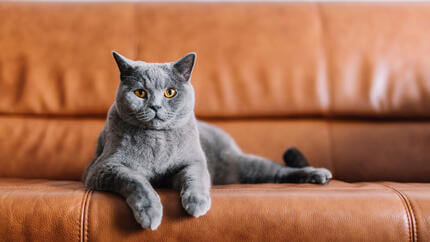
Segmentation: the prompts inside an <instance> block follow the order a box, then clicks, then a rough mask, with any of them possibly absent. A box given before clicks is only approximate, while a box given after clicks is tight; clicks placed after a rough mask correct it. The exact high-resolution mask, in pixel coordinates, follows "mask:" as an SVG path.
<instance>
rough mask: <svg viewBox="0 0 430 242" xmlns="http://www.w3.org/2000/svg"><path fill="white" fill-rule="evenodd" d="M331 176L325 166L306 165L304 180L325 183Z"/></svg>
mask: <svg viewBox="0 0 430 242" xmlns="http://www.w3.org/2000/svg"><path fill="white" fill-rule="evenodd" d="M332 177H333V175H332V174H331V172H330V171H329V170H327V169H325V168H314V167H307V178H306V181H305V182H309V183H313V184H327V183H328V182H329V181H330V179H331V178H332Z"/></svg>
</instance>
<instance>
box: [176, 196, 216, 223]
mask: <svg viewBox="0 0 430 242" xmlns="http://www.w3.org/2000/svg"><path fill="white" fill-rule="evenodd" d="M182 206H183V207H184V209H185V211H187V213H188V214H190V215H192V216H194V217H200V216H202V215H204V214H206V213H207V211H208V210H209V208H210V207H211V197H210V196H209V195H208V194H199V193H196V192H184V193H183V194H182Z"/></svg>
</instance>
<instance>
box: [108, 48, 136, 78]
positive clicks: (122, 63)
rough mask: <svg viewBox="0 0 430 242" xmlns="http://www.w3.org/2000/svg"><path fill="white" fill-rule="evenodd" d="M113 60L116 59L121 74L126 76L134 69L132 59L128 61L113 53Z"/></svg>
mask: <svg viewBox="0 0 430 242" xmlns="http://www.w3.org/2000/svg"><path fill="white" fill-rule="evenodd" d="M112 55H113V58H114V59H115V62H116V64H117V65H118V69H119V71H120V72H121V74H125V73H127V72H129V71H130V70H132V68H133V62H134V61H132V60H130V59H127V58H126V57H124V56H122V55H120V54H119V53H118V52H116V51H112Z"/></svg>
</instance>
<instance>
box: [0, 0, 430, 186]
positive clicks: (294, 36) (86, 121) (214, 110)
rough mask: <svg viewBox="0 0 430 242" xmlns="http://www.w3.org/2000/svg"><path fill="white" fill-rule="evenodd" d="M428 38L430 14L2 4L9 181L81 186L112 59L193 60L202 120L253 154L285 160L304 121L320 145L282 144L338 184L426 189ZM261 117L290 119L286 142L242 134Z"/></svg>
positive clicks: (294, 6)
mask: <svg viewBox="0 0 430 242" xmlns="http://www.w3.org/2000/svg"><path fill="white" fill-rule="evenodd" d="M429 27H430V4H429V3H413V4H410V3H408V4H406V3H237V2H236V3H234V2H232V3H172V2H169V3H168V2H163V3H142V2H125V3H121V2H110V3H100V2H99V3H95V2H92V3H85V2H73V3H67V2H60V3H56V2H44V3H43V2H0V46H1V47H2V51H0V115H1V116H0V127H1V128H0V130H2V132H0V133H1V134H0V135H1V136H0V164H2V163H5V165H4V166H3V169H0V170H1V171H0V175H1V176H22V177H44V178H58V179H62V178H64V179H78V178H79V177H80V174H81V172H82V170H83V169H84V167H85V164H86V163H88V162H89V160H90V159H91V156H92V152H93V150H94V148H95V138H96V136H97V133H98V131H99V129H100V128H101V125H102V123H103V118H104V117H105V115H106V112H107V109H108V108H109V106H110V104H111V103H112V101H113V99H114V95H115V89H116V87H117V85H118V82H119V79H118V77H119V73H118V71H117V68H116V66H115V64H114V61H113V59H112V56H111V50H117V51H119V52H120V53H121V54H123V55H125V56H127V57H129V58H132V59H141V60H145V61H148V62H164V61H173V60H176V59H178V58H180V57H182V56H183V55H184V54H186V53H187V52H190V51H195V52H197V55H198V58H197V65H196V67H195V71H194V73H193V80H192V82H193V84H194V86H195V89H196V97H197V103H196V114H197V115H198V116H199V117H200V118H204V119H210V120H219V119H222V120H223V122H222V125H224V124H225V125H226V127H227V126H229V125H230V124H231V123H230V122H232V121H230V120H236V119H240V120H242V121H244V122H245V124H244V125H245V127H248V126H247V125H251V126H252V127H255V129H256V130H259V131H256V132H257V133H259V135H260V136H261V138H258V139H255V140H256V143H255V144H249V143H247V142H246V140H247V139H251V138H249V137H245V136H246V132H241V131H236V133H237V134H235V135H233V136H235V138H237V139H238V140H240V142H239V143H242V146H243V148H244V150H247V151H250V152H253V153H257V154H262V155H266V156H269V157H270V158H272V159H275V160H278V161H279V158H280V155H281V154H282V152H283V148H281V146H282V147H283V146H284V145H283V144H280V143H275V142H272V144H273V145H274V146H276V147H278V148H277V149H276V150H273V152H272V151H270V152H269V150H271V149H268V148H267V147H265V146H264V142H263V140H270V139H272V140H278V141H279V142H281V141H280V140H282V137H281V136H279V135H281V134H286V133H289V132H293V133H294V132H295V131H294V130H295V129H296V126H294V125H295V124H296V123H295V122H299V123H301V122H302V121H301V119H303V118H304V119H307V121H304V123H306V122H314V121H315V122H317V123H318V122H322V123H323V124H324V125H322V126H321V128H318V129H317V130H319V131H317V133H323V134H324V135H323V136H321V137H323V138H321V137H320V136H318V135H317V136H318V138H316V137H315V135H314V134H315V133H313V132H311V131H312V130H314V129H308V126H307V125H304V126H301V125H299V126H300V127H306V128H304V129H303V131H302V132H301V133H294V135H292V136H291V137H288V138H289V140H287V141H285V147H286V146H287V144H288V145H290V144H295V145H296V146H299V148H300V146H302V147H305V148H304V149H305V151H306V153H308V154H309V155H310V156H311V157H312V158H313V159H314V160H317V159H323V161H314V164H316V165H323V166H327V167H332V169H335V168H336V170H337V172H335V174H336V175H337V177H340V178H342V179H345V180H366V179H372V180H378V179H391V180H419V181H423V180H427V181H430V178H429V177H428V176H427V175H426V174H428V172H427V171H426V168H424V170H423V168H422V166H423V164H425V161H426V160H428V159H429V158H430V151H428V150H427V148H425V147H428V145H430V138H429V137H430V130H429V128H428V127H429V123H428V122H427V121H428V118H429V117H430V58H429V56H430V45H429V43H430V32H428V31H424V30H426V29H429ZM292 118H293V119H294V120H295V121H290V120H291V119H292ZM261 119H265V120H271V119H276V120H278V121H280V122H283V125H281V126H280V128H281V129H282V130H281V131H280V132H278V133H276V132H275V133H273V135H275V136H276V135H278V136H277V137H275V138H274V137H270V136H268V135H266V136H265V134H264V132H263V131H262V130H265V128H264V127H265V126H264V125H263V123H264V122H262V123H261V125H260V126H259V125H257V126H253V125H254V124H253V123H247V121H249V122H251V121H252V122H257V124H258V121H259V120H261ZM314 119H315V120H314ZM338 119H342V120H345V119H346V120H348V121H347V122H346V123H348V125H346V126H342V125H338V124H337V121H336V120H338ZM356 119H357V120H363V119H364V120H367V121H366V122H364V123H363V121H359V122H358V123H355V122H354V120H356ZM375 119H378V121H375V122H373V120H375ZM414 120H419V122H418V123H415V121H414ZM403 121H408V122H409V123H406V122H403ZM92 122H96V123H97V124H96V125H95V126H93V125H94V124H93V123H92ZM291 122H293V123H294V125H293V126H289V125H290V123H291ZM392 122H394V123H392ZM340 123H342V124H343V122H342V121H341V122H340ZM356 124H357V125H358V126H356ZM385 125H388V126H385ZM390 125H392V126H390ZM410 125H412V126H413V127H414V128H412V129H410V128H409V127H412V126H410ZM284 126H285V127H284ZM286 126H288V127H291V128H292V129H290V128H287V127H286ZM37 127H38V128H37ZM89 127H93V128H89ZM94 127H96V128H94ZM338 127H339V129H338ZM356 127H358V128H356ZM363 127H367V128H363ZM387 127H390V128H387ZM85 130H87V131H88V132H85ZM359 130H361V131H359ZM374 130H379V131H375V132H376V133H378V134H380V136H377V137H375V138H379V139H380V141H379V142H373V143H372V142H370V141H371V140H369V139H368V137H373V136H372V135H373V134H374V133H375V132H373V131H374ZM387 130H389V131H387ZM230 131H231V132H232V133H235V130H230ZM61 132H62V133H61ZM30 133H31V134H30ZM49 134H52V137H54V138H52V137H50V135H49ZM80 134H81V135H80ZM300 134H301V135H303V136H305V135H306V137H300ZM27 136H28V137H33V138H32V139H30V140H25V138H26V137H27ZM393 137H394V138H401V139H403V141H404V143H397V140H393ZM405 137H407V138H406V139H405ZM253 140H254V139H253ZM307 140H308V141H307ZM373 141H374V140H373ZM258 142H260V143H258ZM311 144H312V145H311ZM369 144H372V145H369ZM402 145H404V146H405V147H409V146H411V145H414V146H413V147H412V148H411V149H410V150H408V149H403V148H399V147H403V146H402ZM251 147H252V148H253V149H251ZM389 147H390V148H389ZM325 149H329V150H328V151H326V150H325ZM369 149H370V150H371V151H372V153H371V152H366V151H367V150H369ZM375 152H376V153H375ZM387 152H388V153H387ZM375 154H376V155H375ZM407 157H411V158H410V159H409V160H408V164H407V165H406V164H405V162H404V159H406V158H407ZM315 162H316V163H315ZM372 163H375V164H376V165H374V166H372V165H370V164H372ZM363 164H365V165H364V166H362V165H363ZM34 165H36V166H37V168H35V169H33V170H28V169H26V168H27V167H29V166H34ZM362 167H364V168H365V169H363V170H361V171H360V168H362ZM372 167H376V168H375V169H374V170H372ZM387 167H388V169H387ZM404 167H407V168H408V174H407V175H406V174H404V173H402V172H401V171H402V170H403V169H404ZM429 169H430V168H429ZM369 172H371V175H369ZM425 172H427V173H425ZM424 173H425V174H424ZM378 174H381V175H380V176H379V175H378Z"/></svg>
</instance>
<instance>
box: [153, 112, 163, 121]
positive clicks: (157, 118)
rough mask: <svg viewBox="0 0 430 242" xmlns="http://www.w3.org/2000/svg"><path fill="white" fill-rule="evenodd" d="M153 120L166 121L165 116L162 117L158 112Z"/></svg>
mask: <svg viewBox="0 0 430 242" xmlns="http://www.w3.org/2000/svg"><path fill="white" fill-rule="evenodd" d="M152 120H160V121H165V119H164V118H161V117H160V115H159V114H158V113H156V114H155V116H154V118H153V119H152Z"/></svg>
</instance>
